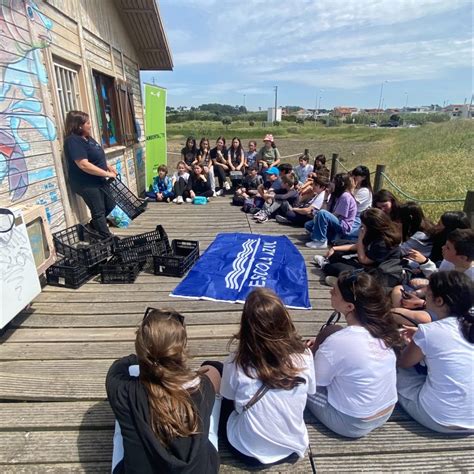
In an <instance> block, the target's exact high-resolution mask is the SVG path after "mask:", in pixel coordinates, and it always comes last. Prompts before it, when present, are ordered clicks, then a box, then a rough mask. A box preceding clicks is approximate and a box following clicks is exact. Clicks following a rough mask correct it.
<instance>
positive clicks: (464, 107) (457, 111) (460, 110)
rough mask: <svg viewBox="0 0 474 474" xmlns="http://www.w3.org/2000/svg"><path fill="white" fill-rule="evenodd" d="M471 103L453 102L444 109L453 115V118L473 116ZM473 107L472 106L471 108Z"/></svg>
mask: <svg viewBox="0 0 474 474" xmlns="http://www.w3.org/2000/svg"><path fill="white" fill-rule="evenodd" d="M470 108H471V107H470V105H469V104H451V105H448V106H447V107H445V108H444V109H443V111H444V112H445V113H447V114H449V115H450V116H451V119H457V118H469V117H472V110H469V109H470ZM471 109H472V108H471Z"/></svg>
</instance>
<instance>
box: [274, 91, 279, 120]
mask: <svg viewBox="0 0 474 474" xmlns="http://www.w3.org/2000/svg"><path fill="white" fill-rule="evenodd" d="M274 89H275V120H274V122H276V121H277V107H278V86H275V87H274Z"/></svg>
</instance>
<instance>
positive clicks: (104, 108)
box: [93, 71, 138, 147]
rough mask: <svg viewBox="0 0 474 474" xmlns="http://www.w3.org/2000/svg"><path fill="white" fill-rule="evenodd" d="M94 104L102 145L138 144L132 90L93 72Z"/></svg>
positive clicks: (118, 81) (120, 82) (121, 82)
mask: <svg viewBox="0 0 474 474" xmlns="http://www.w3.org/2000/svg"><path fill="white" fill-rule="evenodd" d="M93 77H94V85H95V88H94V91H95V102H96V108H97V118H98V123H99V129H100V131H101V135H102V145H103V146H105V147H109V146H114V145H130V144H132V143H136V142H138V135H137V129H136V123H135V109H134V107H133V92H132V88H131V87H130V85H129V84H127V83H126V82H124V81H122V80H120V79H116V80H114V79H113V78H112V77H109V76H106V75H104V74H101V73H99V72H97V71H94V72H93Z"/></svg>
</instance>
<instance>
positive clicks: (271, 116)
mask: <svg viewBox="0 0 474 474" xmlns="http://www.w3.org/2000/svg"><path fill="white" fill-rule="evenodd" d="M281 115H282V110H281V107H278V108H277V109H276V111H275V107H269V108H268V112H267V122H281Z"/></svg>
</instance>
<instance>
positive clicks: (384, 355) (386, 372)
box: [309, 326, 397, 418]
mask: <svg viewBox="0 0 474 474" xmlns="http://www.w3.org/2000/svg"><path fill="white" fill-rule="evenodd" d="M314 367H315V370H316V375H317V378H318V386H324V387H327V391H328V402H329V403H330V404H331V405H332V406H333V407H334V408H335V409H336V410H338V411H340V412H342V413H345V414H346V415H349V416H353V417H354V418H368V417H371V416H373V415H375V414H377V413H378V412H380V411H382V410H384V409H385V408H388V407H389V406H391V405H394V404H395V403H396V401H397V387H396V384H397V372H396V357H395V352H394V351H393V349H388V348H387V347H386V346H385V343H384V342H383V340H382V339H378V338H375V337H373V336H372V335H371V334H370V333H369V331H367V329H365V328H363V327H362V326H347V327H346V328H344V329H341V330H340V331H338V332H336V333H334V334H332V335H331V336H329V337H328V338H327V339H326V340H325V341H324V342H323V343H322V344H321V346H320V347H319V349H318V350H317V352H316V355H315V356H314ZM309 398H310V400H311V397H309Z"/></svg>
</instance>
